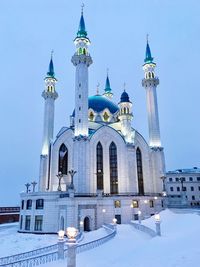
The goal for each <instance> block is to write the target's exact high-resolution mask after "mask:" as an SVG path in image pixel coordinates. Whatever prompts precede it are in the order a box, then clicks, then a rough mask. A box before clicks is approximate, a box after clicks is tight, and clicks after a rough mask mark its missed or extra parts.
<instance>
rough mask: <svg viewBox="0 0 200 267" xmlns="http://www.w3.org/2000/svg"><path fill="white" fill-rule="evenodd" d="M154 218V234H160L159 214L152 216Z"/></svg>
mask: <svg viewBox="0 0 200 267" xmlns="http://www.w3.org/2000/svg"><path fill="white" fill-rule="evenodd" d="M154 218H155V224H156V234H157V235H159V236H161V230H160V214H159V213H157V214H155V216H154Z"/></svg>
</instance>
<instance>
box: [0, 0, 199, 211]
mask: <svg viewBox="0 0 200 267" xmlns="http://www.w3.org/2000/svg"><path fill="white" fill-rule="evenodd" d="M84 2H85V10H84V17H85V22H86V28H87V31H88V36H89V38H90V40H91V42H92V44H91V47H90V53H91V56H92V57H93V61H94V63H93V64H92V66H91V67H90V73H89V76H90V82H89V84H90V94H94V93H95V90H96V89H95V88H96V84H97V83H98V82H99V83H100V89H101V91H102V90H103V88H104V84H105V78H106V68H109V69H110V82H111V87H112V89H113V92H114V99H115V101H116V102H118V100H119V97H120V94H121V92H122V88H123V83H124V81H125V82H126V84H127V86H126V88H127V92H128V93H129V95H130V98H131V101H132V102H133V114H134V120H133V127H134V128H136V129H137V130H139V131H140V132H141V134H142V135H144V137H145V138H148V128H147V113H146V99H145V91H144V88H142V86H141V79H142V78H143V71H142V64H143V60H144V54H145V46H146V34H147V33H149V42H150V46H151V50H152V54H153V56H154V61H155V62H156V63H157V75H158V76H159V78H160V85H159V87H158V88H157V95H158V105H159V117H160V128H161V138H162V145H163V146H164V148H165V157H166V167H167V170H173V169H176V168H184V167H185V168H186V167H193V166H200V164H199V159H200V142H199V138H200V123H199V120H198V119H199V100H200V84H199V77H200V75H199V62H200V37H199V36H200V16H199V10H200V2H199V1H198V0H196V1H194V0H190V1H186V0H185V1H183V0H168V1H166V0H162V1H160V0H152V1H148V0H140V1H136V0H118V1H116V0H101V1H95V0H86V1H84ZM81 3H82V1H67V0H54V1H53V0H42V1H41V0H29V1H27V0H1V1H0V82H1V85H0V87H1V101H0V123H1V132H0V140H1V142H0V148H1V154H0V181H1V186H0V206H2V205H16V204H18V202H19V192H20V191H22V190H24V183H25V182H27V181H32V180H34V179H36V180H38V172H39V156H40V152H41V140H42V131H43V128H42V127H43V109H44V103H43V98H42V97H41V93H42V91H43V89H44V80H43V79H44V77H45V74H46V72H47V68H48V63H49V59H50V53H51V50H52V49H54V66H55V72H56V77H57V79H58V83H57V91H58V94H59V98H58V100H56V112H55V134H56V133H57V132H58V131H59V129H60V128H61V127H62V126H67V125H69V115H70V113H71V112H72V110H73V108H74V75H75V69H74V66H73V65H72V63H71V56H72V55H73V53H74V51H75V50H74V44H73V38H74V37H75V35H76V32H77V29H78V23H79V18H80V6H81Z"/></svg>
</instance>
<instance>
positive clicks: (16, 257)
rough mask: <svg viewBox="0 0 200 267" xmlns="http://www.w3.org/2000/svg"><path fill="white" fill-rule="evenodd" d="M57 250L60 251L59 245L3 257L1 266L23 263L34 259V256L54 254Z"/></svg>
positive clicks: (0, 261)
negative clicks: (28, 259) (25, 260)
mask: <svg viewBox="0 0 200 267" xmlns="http://www.w3.org/2000/svg"><path fill="white" fill-rule="evenodd" d="M57 250H58V245H57V244H54V245H51V246H48V247H43V248H38V249H34V250H32V251H28V252H24V253H20V254H15V255H12V256H8V257H3V258H0V266H6V265H7V264H10V263H12V262H18V261H21V260H24V259H27V258H32V257H34V256H38V255H43V254H46V253H48V252H53V251H57Z"/></svg>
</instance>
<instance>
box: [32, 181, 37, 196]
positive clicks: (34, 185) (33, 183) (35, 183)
mask: <svg viewBox="0 0 200 267" xmlns="http://www.w3.org/2000/svg"><path fill="white" fill-rule="evenodd" d="M31 184H32V186H33V193H34V192H35V187H36V185H37V182H36V181H33V182H31Z"/></svg>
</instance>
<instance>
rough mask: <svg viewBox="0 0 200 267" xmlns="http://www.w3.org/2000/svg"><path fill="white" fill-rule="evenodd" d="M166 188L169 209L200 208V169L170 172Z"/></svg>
mask: <svg viewBox="0 0 200 267" xmlns="http://www.w3.org/2000/svg"><path fill="white" fill-rule="evenodd" d="M165 186H166V192H167V202H168V206H169V207H181V206H183V207H199V206H200V168H197V167H194V168H191V169H178V170H175V171H168V172H167V173H166V180H165Z"/></svg>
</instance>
